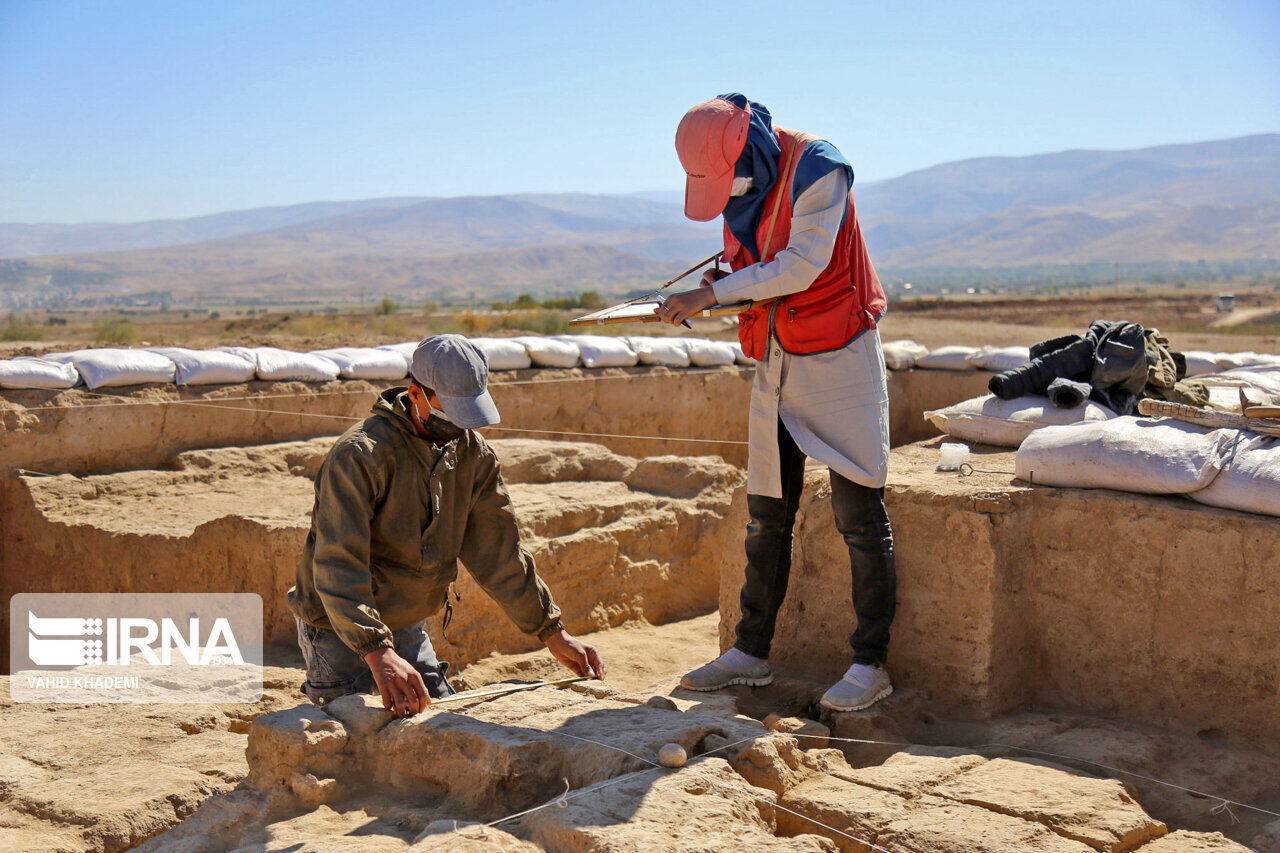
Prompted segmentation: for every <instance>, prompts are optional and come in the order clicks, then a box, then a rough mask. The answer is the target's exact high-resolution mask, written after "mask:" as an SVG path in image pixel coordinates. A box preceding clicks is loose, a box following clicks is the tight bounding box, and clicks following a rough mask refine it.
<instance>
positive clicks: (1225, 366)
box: [1214, 352, 1280, 370]
mask: <svg viewBox="0 0 1280 853" xmlns="http://www.w3.org/2000/svg"><path fill="white" fill-rule="evenodd" d="M1214 360H1215V361H1217V363H1218V369H1219V370H1235V369H1236V368H1239V367H1254V366H1257V365H1264V364H1266V365H1270V364H1280V355H1272V354H1271V353H1266V352H1219V353H1214Z"/></svg>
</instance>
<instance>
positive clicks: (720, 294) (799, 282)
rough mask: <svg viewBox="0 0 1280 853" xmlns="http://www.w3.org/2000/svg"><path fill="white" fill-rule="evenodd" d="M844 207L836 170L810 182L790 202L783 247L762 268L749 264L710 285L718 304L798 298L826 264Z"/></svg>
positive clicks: (844, 183)
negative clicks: (781, 297) (799, 293)
mask: <svg viewBox="0 0 1280 853" xmlns="http://www.w3.org/2000/svg"><path fill="white" fill-rule="evenodd" d="M848 206H849V178H848V177H847V174H846V173H845V171H844V170H843V169H836V170H834V171H831V172H829V173H827V174H826V175H824V176H823V177H822V178H820V179H818V180H817V181H815V182H814V183H813V186H811V187H809V188H808V189H807V190H805V191H804V192H803V193H801V194H800V197H799V198H797V199H796V203H795V206H794V207H793V209H792V214H791V234H790V236H789V237H788V238H787V248H785V249H783V250H782V251H781V252H779V253H778V254H776V255H774V257H773V260H771V261H769V263H767V264H752V265H751V266H749V267H743V268H742V269H740V270H738V271H737V272H735V273H733V274H732V275H729V276H726V277H724V278H722V279H720V280H719V281H717V282H716V283H715V284H714V285H713V286H712V288H713V290H714V291H715V294H716V299H717V301H719V303H720V304H721V305H732V304H733V303H735V302H743V301H745V300H747V299H770V298H772V297H775V296H786V295H787V294H788V293H798V292H800V291H801V290H804V289H805V288H807V287H808V286H809V285H811V284H813V283H814V281H816V280H817V278H818V274H819V273H821V272H822V271H823V270H824V269H826V268H827V264H829V263H831V252H832V251H833V250H834V249H835V245H836V235H837V234H839V233H840V226H841V225H842V224H844V215H845V212H846V211H847V210H848Z"/></svg>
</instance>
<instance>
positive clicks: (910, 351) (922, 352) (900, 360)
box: [880, 340, 929, 370]
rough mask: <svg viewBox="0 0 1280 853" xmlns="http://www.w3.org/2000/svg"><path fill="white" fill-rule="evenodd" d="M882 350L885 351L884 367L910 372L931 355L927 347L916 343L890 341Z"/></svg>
mask: <svg viewBox="0 0 1280 853" xmlns="http://www.w3.org/2000/svg"><path fill="white" fill-rule="evenodd" d="M880 348H881V349H882V350H884V366H885V367H887V368H889V369H890V370H910V369H911V368H913V367H915V366H916V362H917V361H919V360H920V359H922V358H924V357H925V356H926V355H928V354H929V348H928V347H927V346H925V345H924V344H918V343H916V342H915V341H905V340H904V341H889V342H888V343H887V344H883V345H881V347H880Z"/></svg>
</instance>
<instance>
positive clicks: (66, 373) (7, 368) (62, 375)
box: [0, 355, 80, 388]
mask: <svg viewBox="0 0 1280 853" xmlns="http://www.w3.org/2000/svg"><path fill="white" fill-rule="evenodd" d="M79 381H80V374H79V373H77V372H76V369H75V366H74V365H72V364H71V362H69V361H57V360H53V359H48V358H35V357H33V356H28V355H24V356H19V357H18V358H12V359H6V360H4V361H0V388H70V387H72V386H74V385H75V384H76V383H78V382H79Z"/></svg>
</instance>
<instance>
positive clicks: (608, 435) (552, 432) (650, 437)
mask: <svg viewBox="0 0 1280 853" xmlns="http://www.w3.org/2000/svg"><path fill="white" fill-rule="evenodd" d="M481 429H485V430H497V431H498V432H536V433H547V434H549V435H580V436H589V437H591V438H638V439H648V440H650V441H693V442H699V443H702V444H741V445H743V446H744V447H745V446H746V445H747V444H748V443H749V442H746V441H736V440H734V439H728V438H682V437H677V436H667V435H624V434H615V433H608V432H570V431H568V430H556V429H517V428H516V427H503V426H491V427H481Z"/></svg>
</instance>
